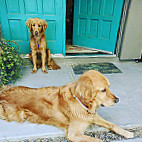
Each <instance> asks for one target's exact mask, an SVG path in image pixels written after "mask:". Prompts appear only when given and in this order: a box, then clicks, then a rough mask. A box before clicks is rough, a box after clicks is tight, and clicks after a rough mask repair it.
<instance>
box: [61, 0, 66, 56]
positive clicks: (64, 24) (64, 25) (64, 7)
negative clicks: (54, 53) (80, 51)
mask: <svg viewBox="0 0 142 142" xmlns="http://www.w3.org/2000/svg"><path fill="white" fill-rule="evenodd" d="M63 11H64V12H63V16H62V17H63V42H62V44H63V45H62V47H63V51H62V52H63V55H64V56H65V55H66V0H63Z"/></svg>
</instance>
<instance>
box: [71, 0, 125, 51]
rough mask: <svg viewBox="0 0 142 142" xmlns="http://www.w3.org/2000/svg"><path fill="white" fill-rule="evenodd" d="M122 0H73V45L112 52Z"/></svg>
mask: <svg viewBox="0 0 142 142" xmlns="http://www.w3.org/2000/svg"><path fill="white" fill-rule="evenodd" d="M122 7H123V0H74V28H73V29H74V30H73V45H78V46H84V47H89V48H94V49H100V50H105V51H109V52H112V53H114V51H115V45H116V40H117V32H118V28H119V22H120V18H121V12H122Z"/></svg>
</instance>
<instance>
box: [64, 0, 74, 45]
mask: <svg viewBox="0 0 142 142" xmlns="http://www.w3.org/2000/svg"><path fill="white" fill-rule="evenodd" d="M73 14H74V0H67V1H66V45H72V37H73Z"/></svg>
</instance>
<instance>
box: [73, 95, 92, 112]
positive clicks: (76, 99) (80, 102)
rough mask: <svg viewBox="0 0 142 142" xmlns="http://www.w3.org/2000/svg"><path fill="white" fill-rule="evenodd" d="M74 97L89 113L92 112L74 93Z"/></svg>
mask: <svg viewBox="0 0 142 142" xmlns="http://www.w3.org/2000/svg"><path fill="white" fill-rule="evenodd" d="M73 97H74V98H75V99H76V100H77V101H78V102H79V104H80V105H81V106H82V107H83V108H84V109H85V110H86V111H87V112H88V113H89V114H92V113H91V112H90V111H89V109H88V108H87V107H86V106H85V105H84V104H82V102H81V101H80V100H79V99H78V98H77V97H76V96H75V95H74V94H73Z"/></svg>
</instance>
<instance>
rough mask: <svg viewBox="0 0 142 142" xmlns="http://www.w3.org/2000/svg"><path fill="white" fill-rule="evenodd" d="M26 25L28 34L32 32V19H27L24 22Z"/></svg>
mask: <svg viewBox="0 0 142 142" xmlns="http://www.w3.org/2000/svg"><path fill="white" fill-rule="evenodd" d="M26 25H27V27H28V28H29V30H30V32H31V31H32V19H28V20H27V21H26Z"/></svg>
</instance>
